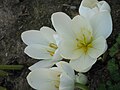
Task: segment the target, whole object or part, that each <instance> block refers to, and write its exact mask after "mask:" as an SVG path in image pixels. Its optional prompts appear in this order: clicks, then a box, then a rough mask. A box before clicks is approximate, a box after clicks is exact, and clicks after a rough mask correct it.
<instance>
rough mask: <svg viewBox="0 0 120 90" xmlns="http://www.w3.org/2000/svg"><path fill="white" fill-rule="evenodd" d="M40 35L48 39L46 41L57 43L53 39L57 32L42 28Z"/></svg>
mask: <svg viewBox="0 0 120 90" xmlns="http://www.w3.org/2000/svg"><path fill="white" fill-rule="evenodd" d="M40 33H41V34H42V35H43V36H44V38H46V40H48V41H49V42H50V43H55V39H54V37H53V35H54V34H56V32H55V31H54V30H53V29H51V28H49V27H45V26H44V27H42V28H41V29H40Z"/></svg>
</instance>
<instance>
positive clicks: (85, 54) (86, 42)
mask: <svg viewBox="0 0 120 90" xmlns="http://www.w3.org/2000/svg"><path fill="white" fill-rule="evenodd" d="M51 20H52V24H53V26H54V28H55V31H54V30H53V29H51V28H49V27H46V26H44V27H42V28H41V29H40V31H39V30H29V31H25V32H23V33H22V35H21V38H22V40H23V42H24V43H25V44H26V45H27V47H26V48H25V51H24V52H25V53H26V54H27V55H28V56H30V57H32V58H35V59H43V60H42V61H39V62H37V63H36V64H34V65H32V66H31V67H29V69H30V70H31V72H30V73H29V75H28V76H27V80H28V83H29V84H30V86H31V87H33V88H34V89H37V90H74V87H75V83H76V82H77V83H81V84H86V82H87V78H86V76H85V75H83V74H82V73H83V72H87V71H88V70H90V68H91V67H92V65H93V64H94V63H95V62H96V61H97V58H98V57H99V56H100V55H102V54H103V53H104V52H105V51H106V50H107V42H106V39H107V38H108V37H109V35H110V34H111V32H112V19H111V15H110V6H109V5H108V3H107V2H105V1H97V0H83V1H82V2H81V5H80V8H79V15H77V16H75V17H74V18H72V19H71V18H70V17H69V16H68V15H66V14H65V13H63V12H56V13H53V14H52V16H51ZM63 59H66V60H64V61H62V60H63ZM65 61H67V62H65ZM55 65H56V66H55ZM53 66H54V67H53ZM74 70H75V71H76V72H79V74H78V75H75V72H74Z"/></svg>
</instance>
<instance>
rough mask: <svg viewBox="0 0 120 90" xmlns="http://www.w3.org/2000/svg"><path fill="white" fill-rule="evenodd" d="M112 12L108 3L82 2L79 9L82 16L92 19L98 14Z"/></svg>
mask: <svg viewBox="0 0 120 90" xmlns="http://www.w3.org/2000/svg"><path fill="white" fill-rule="evenodd" d="M102 11H108V12H110V11H111V9H110V6H109V4H108V3H107V2H106V1H98V0H82V2H81V4H80V8H79V13H80V15H82V16H84V17H87V18H90V17H92V16H93V15H95V14H96V13H98V12H102Z"/></svg>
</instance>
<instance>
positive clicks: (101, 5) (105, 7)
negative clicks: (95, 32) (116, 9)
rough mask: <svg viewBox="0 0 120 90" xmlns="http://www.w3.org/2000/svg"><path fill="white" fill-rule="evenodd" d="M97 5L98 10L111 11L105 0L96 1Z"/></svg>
mask: <svg viewBox="0 0 120 90" xmlns="http://www.w3.org/2000/svg"><path fill="white" fill-rule="evenodd" d="M97 6H98V8H99V10H100V11H104V10H107V11H109V12H110V11H111V9H110V6H109V4H108V3H107V2H106V1H100V2H98V3H97Z"/></svg>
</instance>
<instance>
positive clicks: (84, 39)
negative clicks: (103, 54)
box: [76, 29, 93, 54]
mask: <svg viewBox="0 0 120 90" xmlns="http://www.w3.org/2000/svg"><path fill="white" fill-rule="evenodd" d="M76 41H77V49H82V50H83V51H84V53H85V54H86V53H87V51H88V50H89V48H92V47H93V45H92V41H93V36H92V33H91V32H90V31H88V30H84V29H82V30H81V33H80V35H79V37H78V38H76Z"/></svg>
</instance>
